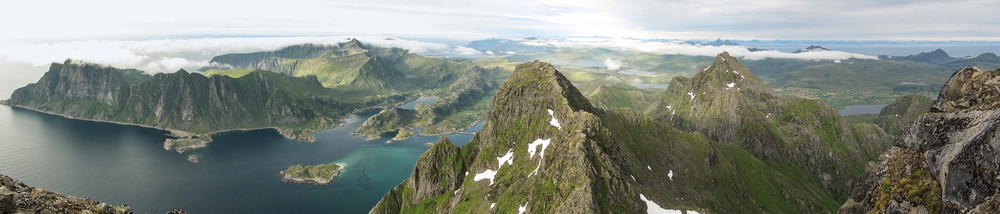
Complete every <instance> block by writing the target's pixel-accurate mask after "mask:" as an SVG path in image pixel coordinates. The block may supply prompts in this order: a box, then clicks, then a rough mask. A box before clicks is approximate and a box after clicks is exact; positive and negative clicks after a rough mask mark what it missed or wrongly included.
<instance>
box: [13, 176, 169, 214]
mask: <svg viewBox="0 0 1000 214" xmlns="http://www.w3.org/2000/svg"><path fill="white" fill-rule="evenodd" d="M181 212H183V211H181ZM0 213H112V214H114V213H132V208H129V207H128V205H122V206H117V207H116V206H111V205H108V204H106V203H102V202H98V201H94V200H90V199H87V198H80V197H74V196H66V195H63V194H59V193H55V192H51V191H46V190H43V189H39V188H35V187H29V186H28V185H25V184H24V183H21V182H19V181H16V180H14V179H12V178H10V177H7V176H5V175H0Z"/></svg>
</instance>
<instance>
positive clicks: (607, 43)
mask: <svg viewBox="0 0 1000 214" xmlns="http://www.w3.org/2000/svg"><path fill="white" fill-rule="evenodd" d="M521 43H523V44H526V45H534V46H553V47H558V48H609V49H624V50H631V51H641V52H647V53H654V54H681V55H694V56H715V55H717V54H719V53H722V52H723V51H726V52H729V54H730V55H732V56H735V57H740V58H743V59H748V60H761V59H767V58H780V59H803V60H838V59H841V60H843V59H850V58H857V59H878V57H876V56H869V55H864V54H857V53H848V52H842V51H814V52H803V53H787V52H781V51H774V50H767V51H756V52H752V51H750V50H748V49H747V47H745V46H742V45H738V46H733V45H726V46H702V45H692V44H687V43H683V42H681V41H648V40H638V39H602V38H569V39H564V40H522V41H521Z"/></svg>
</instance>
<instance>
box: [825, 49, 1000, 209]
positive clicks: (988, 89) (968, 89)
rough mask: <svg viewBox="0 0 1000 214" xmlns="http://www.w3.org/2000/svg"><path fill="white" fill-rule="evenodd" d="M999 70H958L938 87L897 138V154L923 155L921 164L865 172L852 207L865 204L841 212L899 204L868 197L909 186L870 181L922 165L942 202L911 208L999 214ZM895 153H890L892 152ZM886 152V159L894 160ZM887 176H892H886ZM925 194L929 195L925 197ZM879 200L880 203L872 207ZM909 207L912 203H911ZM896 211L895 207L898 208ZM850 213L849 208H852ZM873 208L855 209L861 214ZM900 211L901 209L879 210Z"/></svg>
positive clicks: (886, 165) (887, 165) (900, 164)
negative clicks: (936, 93) (923, 111)
mask: <svg viewBox="0 0 1000 214" xmlns="http://www.w3.org/2000/svg"><path fill="white" fill-rule="evenodd" d="M998 95H1000V70H995V71H985V70H980V69H978V68H975V67H967V68H963V69H961V70H959V71H957V72H956V73H955V74H954V75H952V77H951V79H950V80H948V82H947V83H946V84H945V86H944V87H943V88H942V90H941V93H940V95H939V97H938V99H937V100H936V101H934V103H933V104H931V109H930V112H929V113H927V114H924V115H923V116H921V117H920V118H919V119H918V120H917V122H915V123H914V124H913V125H911V126H910V127H909V128H908V129H905V130H904V131H903V133H902V134H901V135H900V137H899V138H897V139H896V146H897V147H899V148H898V150H904V151H910V152H911V153H915V154H919V155H920V156H922V159H923V161H922V162H915V161H908V162H897V163H892V162H889V163H886V162H881V163H879V164H877V165H874V166H873V167H870V168H869V169H868V173H866V176H865V178H863V179H864V184H862V186H873V185H875V186H882V188H869V189H863V188H859V189H858V191H856V192H855V195H854V197H852V200H851V201H849V202H848V204H851V203H862V204H863V205H854V206H848V205H845V206H844V207H842V210H841V211H842V212H845V210H847V208H849V207H854V208H857V207H867V208H871V207H875V208H876V209H874V210H875V211H879V209H878V207H879V205H881V204H884V203H897V204H898V203H902V202H905V201H906V200H892V201H888V200H884V199H877V198H871V196H873V195H879V194H878V191H880V189H886V188H889V189H893V188H900V187H901V186H907V185H911V183H910V182H909V181H908V182H902V181H900V182H896V183H893V182H888V183H886V182H882V183H875V182H880V181H879V179H874V178H873V176H874V177H878V176H879V175H880V174H884V173H885V171H887V170H888V171H892V170H891V169H893V168H900V167H903V168H906V169H911V168H914V167H917V168H921V167H922V166H921V165H926V166H927V169H928V170H929V171H930V175H931V176H932V177H933V179H934V180H935V181H936V182H937V183H939V185H940V189H941V191H942V192H941V193H940V200H937V201H935V200H925V201H921V202H920V203H915V204H911V205H912V207H917V206H924V207H933V206H935V204H940V205H939V206H941V207H942V210H941V212H944V213H991V212H992V211H995V210H997V209H996V208H997V207H998V206H997V205H998V204H1000V203H998V202H997V199H996V198H997V197H998V196H997V188H1000V177H998V176H1000V96H998ZM895 150H897V149H894V150H893V151H895ZM897 155H898V152H897V153H893V152H890V153H887V154H884V156H897ZM890 174H891V173H890ZM900 194H910V193H908V192H907V193H898V194H895V195H894V194H888V197H891V198H895V199H902V198H906V197H905V196H907V195H900ZM928 194H929V193H928ZM878 201H882V202H883V203H881V204H880V203H875V204H871V203H873V202H878ZM911 202H912V201H911ZM897 207H898V206H897ZM851 209H853V208H851ZM868 210H872V209H857V211H865V212H867V211H868ZM882 211H884V212H896V211H899V212H903V210H895V211H893V210H891V209H890V210H882Z"/></svg>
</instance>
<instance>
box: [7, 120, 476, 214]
mask: <svg viewBox="0 0 1000 214" xmlns="http://www.w3.org/2000/svg"><path fill="white" fill-rule="evenodd" d="M368 116H370V115H352V116H351V117H350V118H349V119H347V121H346V122H347V123H346V124H345V125H344V126H342V127H339V128H336V129H332V130H327V131H323V132H320V133H318V134H316V138H317V141H316V142H314V143H303V142H297V141H292V140H287V139H284V138H282V137H281V136H280V135H278V134H277V132H276V131H273V130H257V131H244V132H233V133H226V134H220V135H217V136H215V141H214V142H212V143H211V144H209V146H208V147H207V148H205V149H203V150H202V151H200V154H201V158H200V163H190V162H187V161H186V160H185V159H184V156H182V155H180V154H177V153H174V152H170V151H166V150H164V149H163V144H162V143H163V140H164V139H165V137H164V134H165V132H163V131H158V130H153V129H147V128H140V127H133V126H124V125H115V124H107V123H99V122H89V121H80V120H71V119H65V118H62V117H58V116H52V115H46V114H42V113H37V112H32V111H27V110H21V109H15V108H11V107H7V106H0V174H5V175H8V176H11V177H13V178H15V179H18V180H20V181H22V182H24V183H26V184H28V185H31V186H36V187H40V188H43V189H47V190H52V191H56V192H60V193H65V194H69V195H74V196H81V197H88V198H92V199H96V200H100V201H104V202H108V203H111V204H128V205H129V206H131V207H132V208H133V209H135V211H137V213H163V212H166V211H169V210H173V209H184V210H187V211H189V212H191V213H366V212H367V211H368V210H369V209H371V207H373V206H374V205H375V203H377V202H378V200H379V199H380V198H381V197H382V196H383V195H384V194H385V193H386V192H388V191H389V190H391V189H392V188H393V187H394V186H396V185H397V184H399V183H400V182H402V181H403V180H404V179H406V178H407V177H408V176H409V174H410V172H411V170H412V168H413V165H414V163H415V161H416V160H417V158H418V157H419V155H420V154H421V153H423V152H424V151H425V150H426V149H427V148H428V146H426V145H425V143H427V142H433V141H435V140H437V138H438V137H413V138H410V139H407V140H404V141H399V142H395V143H392V144H386V143H383V142H385V141H386V140H388V139H376V140H372V141H365V140H364V139H363V138H361V137H358V136H354V135H351V134H350V132H351V131H354V130H355V129H357V128H358V126H360V124H361V123H362V122H364V119H366V118H367V117H368ZM480 129H482V123H479V124H477V126H475V127H473V128H472V129H470V130H467V131H469V132H478V131H479V130H480ZM448 137H449V138H450V139H451V140H452V142H455V143H456V144H465V143H467V142H468V141H469V140H470V139H471V138H472V136H471V135H462V134H453V135H448ZM331 162H335V163H341V164H344V165H346V166H347V168H346V169H345V170H344V171H343V173H341V176H340V177H339V178H337V179H336V180H335V181H334V182H333V183H331V184H330V185H327V186H314V185H305V184H291V183H284V182H281V179H280V176H279V174H278V172H279V171H281V170H283V169H285V168H287V167H288V166H290V165H294V164H320V163H331Z"/></svg>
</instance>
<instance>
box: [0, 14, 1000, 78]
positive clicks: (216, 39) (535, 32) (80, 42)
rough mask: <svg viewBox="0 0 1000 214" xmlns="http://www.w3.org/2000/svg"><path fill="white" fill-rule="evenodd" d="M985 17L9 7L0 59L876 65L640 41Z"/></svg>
mask: <svg viewBox="0 0 1000 214" xmlns="http://www.w3.org/2000/svg"><path fill="white" fill-rule="evenodd" d="M996 11H1000V0H956V1H931V0H913V1H905V0H840V1H828V0H754V1H747V0H721V1H708V0H690V1H689V0H677V1H662V0H660V1H657V0H614V1H610V0H608V1H605V0H475V1H458V0H363V1H360V0H356V1H328V0H282V1H275V0H270V1H260V0H238V1H237V0H218V1H206V0H171V1H135V0H90V1H53V0H32V1H11V2H5V3H4V7H2V8H0V31H2V32H3V33H0V62H10V63H17V64H18V65H30V66H34V67H44V66H47V65H48V64H49V63H52V62H62V61H63V60H65V59H67V58H74V59H81V60H86V61H90V62H96V63H101V64H108V65H112V66H115V67H123V68H136V69H140V70H144V71H147V72H152V73H158V72H173V71H176V70H177V69H181V68H184V69H196V68H199V67H202V66H206V65H208V64H209V60H210V59H211V57H212V56H216V55H221V54H226V53H245V52H256V51H267V50H275V49H278V48H281V47H284V46H288V45H294V44H301V43H319V44H336V43H337V42H343V41H344V40H345V39H346V38H361V40H362V41H364V42H368V43H375V44H376V45H379V46H387V47H400V48H405V49H409V50H411V51H412V52H415V53H420V54H429V55H434V54H442V55H457V56H474V55H482V54H484V53H480V52H478V51H476V50H474V49H471V48H467V47H462V45H463V44H465V42H468V41H471V40H477V39H485V38H493V37H500V38H524V37H540V38H570V39H555V40H539V41H537V42H536V43H539V45H552V46H558V47H584V48H586V47H603V48H619V49H629V50H636V51H645V52H653V53H659V54H689V55H704V56H714V55H715V54H717V53H719V52H721V51H729V52H730V53H732V54H733V55H734V56H740V57H744V58H747V59H763V58H800V59H819V60H835V59H846V58H875V56H873V54H871V53H866V54H859V53H849V52H827V53H808V54H798V55H793V54H789V53H787V52H779V51H775V52H759V53H750V52H749V51H746V47H733V46H730V47H697V46H691V45H686V44H681V43H677V42H661V41H649V40H640V39H678V40H687V39H700V40H712V39H716V38H722V39H734V40H753V39H759V40H927V41H954V40H957V41H996V42H1000V13H996ZM387 37H392V38H395V40H385V39H384V38H387ZM456 41H458V42H456ZM996 44H1000V43H994V46H993V47H1000V46H997V45H996ZM930 50H932V49H928V50H927V51H930ZM0 64H2V63H0ZM22 67H23V66H22ZM0 69H2V68H0ZM0 72H2V71H0Z"/></svg>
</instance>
